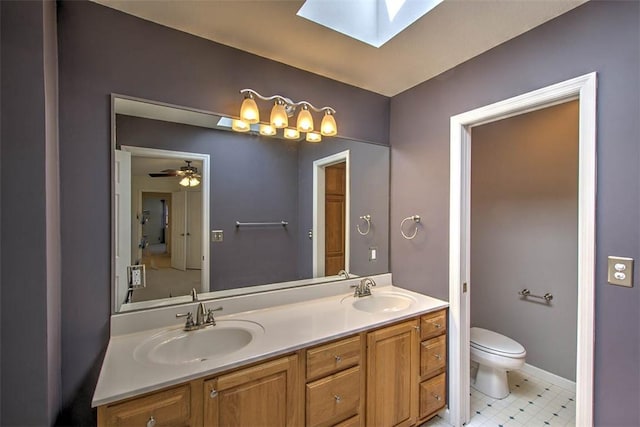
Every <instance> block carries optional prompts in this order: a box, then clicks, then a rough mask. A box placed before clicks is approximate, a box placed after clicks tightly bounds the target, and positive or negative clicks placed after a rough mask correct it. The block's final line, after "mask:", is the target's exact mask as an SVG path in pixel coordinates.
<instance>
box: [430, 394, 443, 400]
mask: <svg viewBox="0 0 640 427" xmlns="http://www.w3.org/2000/svg"><path fill="white" fill-rule="evenodd" d="M431 395H433V397H435V398H436V400H442V398H441V397H440V396H439V395H437V394H435V393H431Z"/></svg>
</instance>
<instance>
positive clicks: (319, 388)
mask: <svg viewBox="0 0 640 427" xmlns="http://www.w3.org/2000/svg"><path fill="white" fill-rule="evenodd" d="M359 406H360V367H359V366H354V367H353V368H350V369H347V370H346V371H342V372H338V373H337V374H333V375H330V376H328V377H326V378H322V379H319V380H317V381H314V382H312V383H309V384H307V426H328V425H334V424H336V423H339V422H340V421H343V420H346V419H348V418H349V417H352V416H353V415H356V414H357V413H358V408H359Z"/></svg>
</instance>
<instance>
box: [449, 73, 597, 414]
mask: <svg viewBox="0 0 640 427" xmlns="http://www.w3.org/2000/svg"><path fill="white" fill-rule="evenodd" d="M573 99H578V100H579V104H580V120H579V121H580V124H579V126H580V129H579V176H578V285H579V286H578V333H577V335H578V336H577V362H576V425H579V426H591V425H593V349H594V291H595V284H594V272H595V197H596V73H595V72H594V73H590V74H586V75H583V76H580V77H576V78H574V79H571V80H567V81H564V82H561V83H558V84H555V85H551V86H548V87H545V88H542V89H539V90H536V91H533V92H529V93H526V94H524V95H520V96H516V97H514V98H511V99H507V100H504V101H500V102H497V103H495V104H491V105H488V106H485V107H481V108H477V109H475V110H472V111H468V112H466V113H462V114H459V115H456V116H453V117H451V143H450V144H451V152H450V161H451V165H450V209H449V212H450V213H449V304H450V305H449V318H450V328H449V333H450V340H449V354H450V361H451V362H450V364H451V368H450V371H449V372H450V374H449V393H450V397H449V410H450V414H451V419H450V423H451V424H452V425H456V426H461V425H462V424H463V423H465V422H467V421H468V420H469V407H470V398H469V317H468V316H469V293H468V292H467V293H466V294H463V293H462V285H463V283H465V282H467V283H469V259H470V256H469V247H470V245H469V221H470V205H469V203H470V197H469V196H470V194H469V185H470V159H469V158H470V152H471V145H470V144H471V133H470V130H471V128H472V127H473V126H477V125H481V124H485V123H489V122H492V121H496V120H501V119H504V118H507V117H511V116H514V115H519V114H523V113H526V112H529V111H534V110H538V109H541V108H546V107H549V106H552V105H555V104H559V103H562V102H567V101H570V100H573Z"/></svg>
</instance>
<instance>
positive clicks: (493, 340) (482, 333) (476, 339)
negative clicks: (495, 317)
mask: <svg viewBox="0 0 640 427" xmlns="http://www.w3.org/2000/svg"><path fill="white" fill-rule="evenodd" d="M469 341H470V345H471V347H473V348H475V349H476V350H479V351H485V352H487V353H491V354H495V355H498V356H503V357H512V358H517V359H520V358H524V357H525V356H526V355H527V352H526V350H525V349H524V347H523V346H522V344H520V343H519V342H517V341H514V340H512V339H511V338H509V337H505V336H504V335H501V334H498V333H496V332H493V331H489V330H487V329H483V328H478V327H473V328H471V339H470V340H469Z"/></svg>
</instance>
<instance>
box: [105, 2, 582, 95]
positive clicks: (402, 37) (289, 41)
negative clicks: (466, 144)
mask: <svg viewBox="0 0 640 427" xmlns="http://www.w3.org/2000/svg"><path fill="white" fill-rule="evenodd" d="M94 1H95V2H97V3H100V4H103V5H105V6H109V7H112V8H114V9H118V10H121V11H123V12H126V13H129V14H132V15H135V16H138V17H140V18H143V19H146V20H149V21H152V22H156V23H158V24H162V25H165V26H167V27H171V28H175V29H178V30H181V31H184V32H187V33H191V34H194V35H197V36H200V37H203V38H207V39H210V40H213V41H216V42H218V43H222V44H224V45H228V46H232V47H235V48H238V49H241V50H244V51H247V52H250V53H253V54H256V55H259V56H262V57H265V58H269V59H272V60H275V61H279V62H282V63H285V64H288V65H291V66H294V67H297V68H301V69H303V70H307V71H310V72H313V73H316V74H320V75H322V76H326V77H329V78H331V79H334V80H338V81H341V82H344V83H348V84H351V85H353V86H357V87H360V88H363V89H368V90H370V91H373V92H377V93H379V94H382V95H386V96H393V95H396V94H398V93H400V92H402V91H404V90H407V89H409V88H411V87H413V86H415V85H417V84H419V83H421V82H423V81H425V80H428V79H430V78H432V77H435V76H437V75H438V74H441V73H442V72H444V71H446V70H448V69H450V68H453V67H455V66H456V65H458V64H461V63H463V62H465V61H467V60H468V59H471V58H473V57H474V56H477V55H479V54H481V53H483V52H485V51H487V50H489V49H491V48H493V47H495V46H497V45H499V44H501V43H504V42H505V41H507V40H509V39H511V38H513V37H516V36H518V35H520V34H522V33H524V32H526V31H529V30H530V29H532V28H534V27H536V26H538V25H540V24H542V23H544V22H546V21H548V20H550V19H553V18H555V17H557V16H558V15H561V14H563V13H565V12H567V11H569V10H571V9H573V8H574V7H576V6H578V5H580V4H582V3H584V2H586V1H587V0H445V1H444V2H442V3H441V4H440V5H438V6H436V7H435V8H434V9H433V10H432V11H431V12H430V13H428V14H427V15H425V16H423V17H422V18H420V19H419V20H418V21H416V22H415V23H414V24H413V25H411V26H409V27H408V28H407V29H406V30H404V31H403V32H401V33H400V34H399V35H397V36H396V37H395V38H393V39H391V40H390V41H389V42H387V43H386V44H385V45H383V46H382V47H380V48H374V47H372V46H369V45H367V44H365V43H362V42H359V41H357V40H354V39H351V38H349V37H347V36H345V35H343V34H340V33H337V32H334V31H332V30H329V29H328V28H325V27H323V26H321V25H318V24H315V23H313V22H310V21H308V20H306V19H304V18H301V17H299V16H296V12H297V11H298V9H300V7H301V5H302V4H303V3H304V2H303V1H302V0H172V1H169V0H144V1H141V0H94ZM341 1H342V2H344V1H349V0H328V3H329V4H334V5H339V4H340V2H341ZM415 1H419V0H415Z"/></svg>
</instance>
